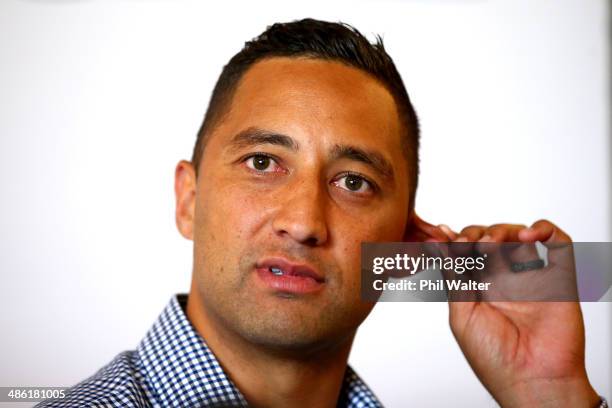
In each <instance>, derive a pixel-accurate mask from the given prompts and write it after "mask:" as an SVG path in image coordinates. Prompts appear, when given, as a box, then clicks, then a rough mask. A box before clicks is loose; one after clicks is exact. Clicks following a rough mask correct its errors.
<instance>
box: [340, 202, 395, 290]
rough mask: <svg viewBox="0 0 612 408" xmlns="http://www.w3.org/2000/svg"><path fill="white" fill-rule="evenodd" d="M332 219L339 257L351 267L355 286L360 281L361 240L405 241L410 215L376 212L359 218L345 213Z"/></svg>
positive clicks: (348, 277) (351, 279)
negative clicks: (407, 218) (405, 230)
mask: <svg viewBox="0 0 612 408" xmlns="http://www.w3.org/2000/svg"><path fill="white" fill-rule="evenodd" d="M332 222H333V223H334V224H335V231H334V232H335V236H336V241H337V242H336V245H335V247H336V251H337V252H336V257H337V258H339V259H341V261H340V262H341V264H344V265H347V266H348V268H349V272H350V273H347V274H346V279H347V280H350V281H351V286H354V285H358V284H359V281H360V270H361V243H362V242H396V241H401V240H402V237H403V233H404V226H405V223H406V216H405V215H400V213H399V212H395V211H376V212H372V213H371V214H369V215H367V214H364V215H362V216H361V217H360V218H356V217H351V216H350V215H349V214H347V213H346V212H341V213H338V214H336V215H335V217H334V219H333V220H332Z"/></svg>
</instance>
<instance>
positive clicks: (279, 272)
mask: <svg viewBox="0 0 612 408" xmlns="http://www.w3.org/2000/svg"><path fill="white" fill-rule="evenodd" d="M270 272H272V273H273V274H274V275H276V276H281V275H282V274H283V270H282V269H280V268H276V267H274V266H272V267H270Z"/></svg>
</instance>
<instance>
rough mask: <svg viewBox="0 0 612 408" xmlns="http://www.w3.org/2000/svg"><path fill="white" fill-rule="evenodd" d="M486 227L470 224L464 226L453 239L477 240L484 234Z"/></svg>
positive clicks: (459, 240) (461, 240)
mask: <svg viewBox="0 0 612 408" xmlns="http://www.w3.org/2000/svg"><path fill="white" fill-rule="evenodd" d="M486 229H487V228H486V227H484V226H482V225H470V226H469V227H465V228H464V229H462V230H461V232H460V233H459V236H458V237H457V238H456V239H455V241H456V242H478V241H479V240H480V238H482V236H483V235H484V233H485V231H486Z"/></svg>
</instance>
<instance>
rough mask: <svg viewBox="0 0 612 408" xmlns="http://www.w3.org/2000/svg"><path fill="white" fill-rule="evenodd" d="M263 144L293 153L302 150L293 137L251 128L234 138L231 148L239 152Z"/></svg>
mask: <svg viewBox="0 0 612 408" xmlns="http://www.w3.org/2000/svg"><path fill="white" fill-rule="evenodd" d="M263 144H273V145H277V146H282V147H286V148H288V149H290V150H293V151H297V150H298V149H299V148H300V146H299V144H298V143H297V142H296V141H295V140H294V139H292V138H291V137H289V136H287V135H283V134H280V133H276V132H271V131H268V130H265V129H261V128H258V127H250V128H248V129H245V130H243V131H241V132H240V133H238V134H237V135H236V136H234V137H233V138H232V140H231V141H230V147H231V148H232V150H239V149H243V148H245V147H252V146H258V145H263Z"/></svg>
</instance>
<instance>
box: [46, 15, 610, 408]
mask: <svg viewBox="0 0 612 408" xmlns="http://www.w3.org/2000/svg"><path fill="white" fill-rule="evenodd" d="M418 139H419V129H418V121H417V117H416V114H415V113H414V110H413V108H412V105H411V103H410V100H409V97H408V94H407V93H406V90H405V88H404V85H403V83H402V80H401V78H400V75H399V74H398V72H397V70H396V68H395V66H394V64H393V61H392V60H391V58H390V57H389V56H388V55H387V54H386V52H385V50H384V48H383V46H382V43H381V42H380V40H379V43H377V44H376V45H372V44H370V43H369V42H368V41H367V40H366V39H365V38H364V37H363V36H361V34H360V33H359V32H358V31H356V30H354V29H352V28H351V27H349V26H346V25H342V24H332V23H326V22H321V21H316V20H310V19H307V20H302V21H297V22H293V23H288V24H275V25H273V26H271V27H270V28H269V29H268V30H266V31H265V32H264V33H263V34H262V35H260V36H259V37H257V38H256V39H254V40H253V41H251V42H249V43H247V44H246V45H245V47H244V49H243V50H242V51H240V52H239V53H238V54H237V55H236V56H234V57H233V58H232V59H231V60H230V62H229V63H228V65H226V67H225V68H224V70H223V72H222V74H221V76H220V78H219V80H218V82H217V85H216V87H215V89H214V91H213V94H212V98H211V101H210V104H209V107H208V111H207V113H206V116H205V118H204V123H203V125H202V128H201V130H200V132H199V134H198V139H197V143H196V146H195V149H194V154H193V159H192V161H191V162H187V161H181V162H180V163H179V164H178V166H177V168H176V174H175V193H176V222H177V226H178V229H179V231H180V233H181V234H182V235H183V236H184V237H185V238H187V239H190V240H193V242H194V268H193V278H192V284H191V289H190V293H189V295H188V297H185V296H180V295H179V296H178V297H175V298H173V299H172V300H171V302H170V304H169V305H168V307H167V308H166V310H165V311H164V312H163V313H162V315H161V316H160V318H159V320H158V322H156V323H155V325H154V326H153V327H152V329H151V330H150V331H149V333H148V334H147V336H146V337H145V339H144V340H143V341H142V343H141V344H140V345H139V346H138V348H137V350H135V351H132V352H126V353H122V354H120V355H119V356H118V357H117V358H116V359H115V360H113V361H112V362H111V363H110V364H109V365H107V366H106V367H104V368H103V369H102V370H100V371H99V372H98V373H97V374H95V375H94V376H93V377H91V378H89V379H88V380H86V381H84V382H82V383H81V384H78V385H77V386H75V387H74V388H72V389H71V390H69V392H67V396H66V398H64V399H62V400H57V401H48V402H46V403H43V404H42V406H47V407H51V406H160V407H171V406H177V407H178V406H180V407H196V406H198V407H199V406H245V405H247V404H248V405H249V406H253V407H288V406H290V407H333V406H343V407H346V406H348V407H364V406H369V407H376V406H380V403H379V402H378V401H377V399H376V397H375V395H374V393H373V392H372V391H370V390H369V389H368V387H367V386H366V385H365V384H364V383H363V382H362V381H361V379H360V378H359V377H358V376H357V374H356V373H355V372H354V371H353V370H352V369H351V368H350V367H348V366H347V360H348V356H349V352H350V349H351V344H352V342H353V339H354V336H355V333H356V330H357V328H358V326H359V325H360V324H361V323H362V322H363V320H364V319H365V318H366V316H367V315H368V314H369V312H370V311H371V309H372V307H373V306H374V305H373V303H369V302H364V301H362V300H361V298H360V274H359V271H360V265H359V259H360V257H359V254H360V244H361V242H387V241H401V240H404V241H428V240H429V241H431V240H433V241H441V242H447V241H459V242H461V241H474V242H475V241H479V240H484V241H494V242H505V241H522V242H535V241H538V240H539V241H543V242H545V243H552V242H568V241H569V237H568V236H567V235H566V234H565V233H564V232H563V231H562V230H560V229H559V228H558V227H556V226H555V225H553V224H551V223H550V222H548V221H539V222H536V223H535V224H533V225H532V226H531V227H530V228H526V227H525V226H522V225H510V224H498V225H494V226H491V227H482V226H471V227H467V228H465V229H463V230H462V231H461V233H459V234H457V233H455V232H454V231H452V230H450V229H449V228H447V227H444V226H440V227H436V226H433V225H431V224H429V223H427V222H425V221H423V220H422V219H420V218H419V217H418V216H417V214H416V213H415V210H414V202H415V193H416V186H417V176H418ZM559 321H563V322H564V324H563V325H562V327H559V326H560V325H558V322H559ZM450 323H451V327H452V330H453V333H454V334H455V336H456V338H457V341H458V342H459V345H460V346H461V348H462V350H463V352H464V354H465V356H466V357H467V359H468V361H469V362H470V364H471V366H472V367H473V369H474V371H475V372H476V374H477V375H478V377H479V378H480V380H481V381H482V383H483V384H484V385H485V387H486V388H487V389H488V390H489V391H490V392H491V394H492V395H493V397H494V398H495V399H496V400H497V401H498V402H499V403H500V404H501V405H502V406H517V407H518V406H572V407H595V406H599V404H600V398H599V397H598V395H597V393H596V392H595V391H594V390H593V389H592V387H591V385H590V384H589V381H588V379H587V375H586V372H585V368H584V332H583V331H584V328H583V327H584V326H583V323H582V317H581V312H580V308H579V304H578V303H572V302H565V303H562V304H549V303H539V304H538V303H536V304H532V303H515V304H509V305H505V307H504V308H500V307H496V306H495V305H493V304H488V303H474V302H466V303H450ZM407 404H409V401H408V402H407Z"/></svg>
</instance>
